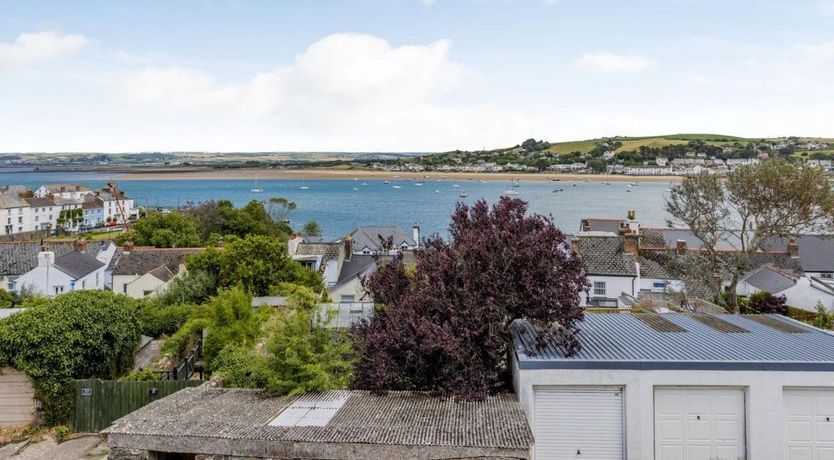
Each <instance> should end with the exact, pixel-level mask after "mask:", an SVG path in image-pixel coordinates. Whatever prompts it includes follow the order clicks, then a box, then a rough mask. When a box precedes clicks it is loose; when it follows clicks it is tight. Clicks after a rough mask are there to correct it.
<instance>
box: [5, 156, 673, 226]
mask: <svg viewBox="0 0 834 460" xmlns="http://www.w3.org/2000/svg"><path fill="white" fill-rule="evenodd" d="M115 176H116V175H115V174H107V173H99V172H81V173H77V172H73V173H66V172H21V171H12V170H0V185H5V184H22V185H26V186H28V187H30V188H32V189H35V188H37V187H39V186H40V185H43V184H45V183H58V182H60V183H73V184H74V183H78V184H84V185H87V186H88V187H90V188H100V187H101V186H103V185H104V184H105V183H106V182H109V181H112V180H114V177H115ZM520 177H521V180H520V181H519V184H518V186H517V187H513V185H512V183H511V182H499V181H479V180H452V179H441V180H436V179H431V180H428V179H427V180H425V181H424V182H419V181H416V180H404V179H390V183H385V180H384V179H359V180H332V179H327V180H304V181H301V180H283V179H282V180H260V181H258V182H257V184H256V183H255V182H254V181H252V180H191V179H189V180H170V179H167V180H121V181H119V186H120V188H121V189H122V190H123V191H125V193H127V195H128V196H130V197H132V198H134V200H135V202H136V205H137V206H145V207H151V208H155V207H165V208H174V207H178V206H184V205H186V204H188V203H196V202H201V201H207V200H221V199H227V200H230V201H232V202H233V203H235V205H242V204H245V203H247V202H248V201H250V200H253V199H255V200H267V199H269V198H270V197H277V196H281V197H285V198H287V199H289V200H290V201H294V202H295V203H296V205H297V206H298V208H297V209H296V210H295V211H294V212H293V213H292V214H291V216H290V219H291V221H292V222H291V225H293V226H294V227H296V228H300V227H301V226H303V225H304V222H306V221H308V220H315V221H317V222H318V223H319V224H320V225H321V227H322V229H323V231H324V237H325V238H328V239H330V238H339V237H342V236H344V235H346V234H347V233H349V232H350V231H351V230H352V229H354V228H355V227H357V226H361V225H399V226H401V227H402V228H403V229H405V230H407V231H409V232H410V229H411V226H412V224H414V223H415V222H418V223H420V226H421V229H422V234H423V235H429V234H431V233H439V234H440V235H441V236H444V237H445V236H447V227H448V225H449V216H450V215H451V213H452V212H453V211H454V209H455V205H456V204H457V203H458V202H461V201H462V202H465V203H468V204H472V203H474V202H475V201H476V200H478V199H480V198H484V199H486V200H487V201H488V202H490V203H491V202H494V201H496V200H498V198H499V197H500V196H501V195H502V193H504V192H505V191H507V190H513V191H515V192H517V193H518V194H517V195H513V197H514V198H519V199H522V200H525V201H527V202H528V203H529V205H530V210H531V211H533V212H536V213H540V214H544V215H549V216H552V217H553V220H554V221H555V223H556V225H557V226H559V227H560V228H561V229H562V230H563V231H566V232H574V231H576V230H578V229H579V223H580V220H581V219H582V218H583V217H617V218H621V217H625V215H626V212H627V211H628V210H629V209H633V210H635V211H636V212H637V217H638V220H639V221H640V223H641V224H642V225H649V226H662V225H664V224H665V219H666V215H665V212H664V210H663V200H664V196H665V195H667V194H668V192H667V190H668V188H669V187H670V185H669V184H663V183H640V184H639V185H635V186H628V184H627V183H623V182H611V183H610V185H607V184H606V183H603V182H595V181H591V182H585V181H566V180H562V181H559V182H550V181H548V182H545V181H532V180H530V181H525V180H524V176H520ZM418 184H422V185H418ZM256 187H257V188H260V189H262V190H263V191H262V192H252V191H251V190H252V189H253V188H256ZM558 189H561V191H554V190H558ZM462 195H466V196H462Z"/></svg>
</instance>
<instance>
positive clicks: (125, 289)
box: [122, 283, 127, 294]
mask: <svg viewBox="0 0 834 460" xmlns="http://www.w3.org/2000/svg"><path fill="white" fill-rule="evenodd" d="M122 293H124V294H127V283H125V284H122Z"/></svg>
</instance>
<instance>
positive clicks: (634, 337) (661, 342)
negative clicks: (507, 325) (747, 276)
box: [511, 313, 834, 371]
mask: <svg viewBox="0 0 834 460" xmlns="http://www.w3.org/2000/svg"><path fill="white" fill-rule="evenodd" d="M697 316H699V315H698V314H685V313H667V314H651V313H641V314H612V313H598V314H595V313H585V319H584V320H583V321H582V322H580V323H579V325H578V326H579V331H580V332H579V334H578V336H577V338H578V339H579V342H580V344H581V345H582V349H581V350H580V351H579V352H577V353H575V354H574V355H572V356H567V355H566V353H565V349H564V347H562V346H560V345H559V344H557V343H556V342H555V341H554V340H553V339H552V338H550V337H548V338H545V339H544V347H543V348H538V347H536V345H535V340H536V337H537V333H536V331H535V330H534V329H533V327H532V326H531V325H530V324H529V323H528V322H527V321H526V320H517V321H515V322H514V323H513V325H512V327H511V332H512V336H513V341H514V345H515V353H516V357H517V358H518V360H519V366H520V368H521V369H551V368H553V369H566V368H569V369H639V370H650V369H691V370H706V369H715V370H808V371H834V335H832V334H829V333H827V332H824V331H822V330H819V329H816V328H814V327H811V326H809V325H807V324H804V323H800V322H798V321H794V320H792V319H789V318H785V317H783V316H779V315H707V314H700V317H699V318H696V317H697ZM641 317H642V318H644V319H646V321H644V320H641V319H640V318H641ZM658 318H659V319H658ZM705 318H706V319H705ZM709 318H715V319H718V320H719V321H723V322H726V323H730V325H731V326H737V327H739V328H741V329H742V330H743V331H744V332H722V331H721V330H718V329H716V328H713V327H710V326H708V325H707V324H705V323H704V322H703V321H709ZM698 319H701V320H702V321H699V320H698ZM651 321H660V322H661V323H662V324H667V325H668V323H671V325H672V327H673V328H677V329H680V330H681V331H680V332H660V331H658V330H656V329H654V328H653V327H651V326H649V324H648V323H649V322H651ZM767 323H772V324H774V325H776V326H780V327H787V328H790V330H793V331H795V332H785V331H784V330H781V329H777V328H776V327H772V326H769V325H767Z"/></svg>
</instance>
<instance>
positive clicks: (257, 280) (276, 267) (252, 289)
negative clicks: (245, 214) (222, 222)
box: [188, 235, 322, 296]
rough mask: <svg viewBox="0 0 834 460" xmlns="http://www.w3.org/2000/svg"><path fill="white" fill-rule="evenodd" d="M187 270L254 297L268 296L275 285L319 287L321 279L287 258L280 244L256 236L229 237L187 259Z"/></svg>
mask: <svg viewBox="0 0 834 460" xmlns="http://www.w3.org/2000/svg"><path fill="white" fill-rule="evenodd" d="M188 268H189V270H202V271H205V272H206V273H209V274H211V275H212V276H216V278H217V287H218V288H230V287H233V286H238V285H240V286H242V287H243V288H244V289H245V290H246V291H247V292H249V293H251V294H252V295H255V296H263V295H269V294H270V291H271V287H272V286H274V285H277V284H279V283H299V284H303V285H305V286H308V287H311V288H314V289H317V290H320V289H321V288H322V281H321V276H319V275H318V274H317V273H314V272H312V271H311V270H309V269H306V268H304V267H302V266H301V264H299V263H298V262H296V261H294V260H292V259H290V258H289V256H288V254H287V248H286V246H285V245H284V244H283V243H281V242H280V241H278V240H277V239H275V238H270V237H266V236H260V235H249V236H247V237H245V238H242V239H240V238H232V239H231V240H230V241H228V242H227V243H226V245H225V246H224V247H223V248H222V249H216V248H208V249H207V250H206V251H205V252H203V253H201V254H195V255H193V256H191V257H190V258H189V259H188Z"/></svg>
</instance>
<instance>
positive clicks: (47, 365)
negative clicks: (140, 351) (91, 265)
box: [0, 290, 141, 425]
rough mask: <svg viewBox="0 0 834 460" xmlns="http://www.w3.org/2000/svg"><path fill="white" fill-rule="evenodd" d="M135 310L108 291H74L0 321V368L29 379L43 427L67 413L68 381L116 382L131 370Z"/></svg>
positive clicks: (136, 332) (122, 297) (126, 300)
mask: <svg viewBox="0 0 834 460" xmlns="http://www.w3.org/2000/svg"><path fill="white" fill-rule="evenodd" d="M140 326H141V323H140V320H139V309H138V307H137V302H136V301H135V300H134V299H131V298H130V297H127V296H125V295H121V294H114V293H112V292H109V291H92V290H88V291H75V292H71V293H68V294H64V295H61V296H59V297H56V298H55V299H52V300H50V301H48V302H45V303H36V304H34V305H32V306H30V307H29V308H27V309H26V310H25V311H23V312H21V313H18V314H16V315H12V316H11V317H9V318H6V319H5V320H3V321H0V364H3V363H6V364H10V365H11V366H13V367H16V368H18V369H20V370H23V371H25V372H26V373H27V374H28V375H29V376H30V377H31V378H32V380H33V381H34V383H35V389H36V392H37V393H38V396H39V398H40V399H41V402H42V404H43V412H44V418H45V421H46V423H47V424H50V425H52V424H56V423H60V422H62V421H64V420H66V419H67V417H68V416H69V413H70V411H71V410H72V395H73V391H74V387H73V384H72V380H73V379H81V378H93V377H96V378H103V379H112V378H117V377H119V376H120V375H122V374H123V373H125V372H127V371H129V370H130V369H131V368H132V366H133V353H134V351H135V349H136V345H137V343H138V342H139V332H140Z"/></svg>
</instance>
